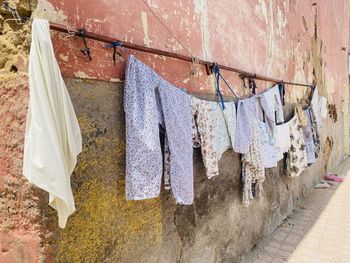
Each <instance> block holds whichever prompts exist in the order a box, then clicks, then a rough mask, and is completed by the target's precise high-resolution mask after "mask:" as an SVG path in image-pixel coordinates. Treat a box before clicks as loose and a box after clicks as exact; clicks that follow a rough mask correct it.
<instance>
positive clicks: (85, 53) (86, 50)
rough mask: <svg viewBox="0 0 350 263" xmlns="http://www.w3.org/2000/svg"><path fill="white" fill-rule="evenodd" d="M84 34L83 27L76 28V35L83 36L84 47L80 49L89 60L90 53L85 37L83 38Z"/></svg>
mask: <svg viewBox="0 0 350 263" xmlns="http://www.w3.org/2000/svg"><path fill="white" fill-rule="evenodd" d="M85 35H86V31H85V29H84V28H80V29H78V31H77V32H76V36H78V37H81V38H83V41H84V48H82V49H80V51H81V52H82V53H83V54H84V55H85V56H88V57H89V60H90V61H91V60H92V58H91V55H90V48H88V46H87V43H86V39H85Z"/></svg>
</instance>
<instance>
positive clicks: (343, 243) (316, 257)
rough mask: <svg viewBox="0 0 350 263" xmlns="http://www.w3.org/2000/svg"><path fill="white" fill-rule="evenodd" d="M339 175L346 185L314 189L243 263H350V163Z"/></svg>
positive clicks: (346, 161) (346, 162) (338, 171)
mask: <svg viewBox="0 0 350 263" xmlns="http://www.w3.org/2000/svg"><path fill="white" fill-rule="evenodd" d="M336 172H337V173H338V175H342V176H344V177H345V181H344V182H343V183H334V184H333V185H331V187H330V188H326V189H325V188H321V189H320V188H318V189H314V190H313V191H312V192H311V194H310V195H309V196H308V197H307V198H306V199H305V200H304V201H303V202H302V203H301V204H300V205H299V206H298V208H297V209H295V211H293V213H292V214H291V215H290V216H289V217H288V218H287V219H286V220H285V221H284V222H283V224H282V225H280V226H279V227H278V228H277V229H276V230H275V231H274V232H273V233H272V234H271V235H268V236H267V237H266V238H264V239H263V240H262V241H261V242H260V243H259V245H257V246H256V247H255V249H253V251H251V253H249V254H248V255H247V256H246V257H245V259H244V260H243V262H247V263H248V262H253V263H268V262H269V263H270V262H271V263H279V262H291V263H303V262H305V263H306V262H307V263H310V262H311V263H329V262H332V263H336V262H344V263H345V262H350V220H349V218H350V159H347V160H345V161H344V162H343V163H342V165H340V166H339V167H338V169H337V170H336Z"/></svg>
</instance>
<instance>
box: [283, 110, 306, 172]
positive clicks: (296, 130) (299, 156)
mask: <svg viewBox="0 0 350 263" xmlns="http://www.w3.org/2000/svg"><path fill="white" fill-rule="evenodd" d="M302 114H304V112H299V114H297V108H295V110H294V116H293V118H292V119H291V120H290V121H289V122H288V124H289V128H290V142H291V147H290V149H289V151H288V154H287V160H286V163H287V170H286V173H287V175H289V176H290V177H296V176H299V175H300V174H301V173H302V172H303V171H304V170H305V168H306V167H307V155H306V149H305V142H304V137H303V130H302V127H303V126H302V125H301V123H300V120H299V116H302ZM303 118H306V117H303Z"/></svg>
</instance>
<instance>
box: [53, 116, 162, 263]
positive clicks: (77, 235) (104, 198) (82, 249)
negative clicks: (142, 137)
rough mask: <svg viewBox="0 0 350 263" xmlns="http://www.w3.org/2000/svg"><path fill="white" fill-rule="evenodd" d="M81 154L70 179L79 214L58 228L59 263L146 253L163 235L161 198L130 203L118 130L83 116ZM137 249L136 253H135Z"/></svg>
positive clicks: (57, 257)
mask: <svg viewBox="0 0 350 263" xmlns="http://www.w3.org/2000/svg"><path fill="white" fill-rule="evenodd" d="M78 119H79V124H80V127H81V130H82V134H83V138H84V139H83V151H82V153H81V154H80V156H79V162H78V166H77V167H76V169H75V172H74V174H73V176H72V187H73V190H74V198H75V202H76V208H77V210H76V212H75V213H74V214H73V215H72V216H71V217H70V218H69V220H68V224H67V226H66V228H65V229H63V230H57V232H56V240H55V243H56V245H55V247H56V249H55V259H56V260H57V262H116V260H118V262H120V261H124V260H126V259H125V258H126V257H131V256H133V255H135V256H137V255H141V254H142V253H143V254H145V253H146V254H147V250H149V248H151V247H152V248H154V247H156V246H160V245H161V243H162V237H163V226H162V210H161V201H160V199H159V198H157V199H151V200H145V201H126V199H125V190H124V188H125V180H124V177H125V175H124V170H125V168H124V159H125V143H124V142H123V141H122V142H120V140H118V136H117V134H116V133H115V131H114V132H113V131H112V132H110V133H105V132H104V127H103V124H100V123H99V122H98V121H97V120H93V119H91V118H90V117H88V116H86V115H80V116H79V118H78ZM136 251H137V255H136V254H135V253H136Z"/></svg>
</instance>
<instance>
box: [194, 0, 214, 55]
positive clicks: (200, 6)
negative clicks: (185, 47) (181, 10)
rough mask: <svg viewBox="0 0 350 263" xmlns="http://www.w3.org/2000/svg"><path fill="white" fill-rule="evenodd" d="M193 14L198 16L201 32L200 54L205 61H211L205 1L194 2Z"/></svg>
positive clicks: (197, 0) (196, 0)
mask: <svg viewBox="0 0 350 263" xmlns="http://www.w3.org/2000/svg"><path fill="white" fill-rule="evenodd" d="M194 3H195V12H196V13H197V14H200V15H201V16H200V26H201V32H202V49H203V50H202V53H203V56H204V58H205V59H206V60H212V58H211V52H210V46H209V44H210V31H209V18H208V4H207V0H195V2H194Z"/></svg>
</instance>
